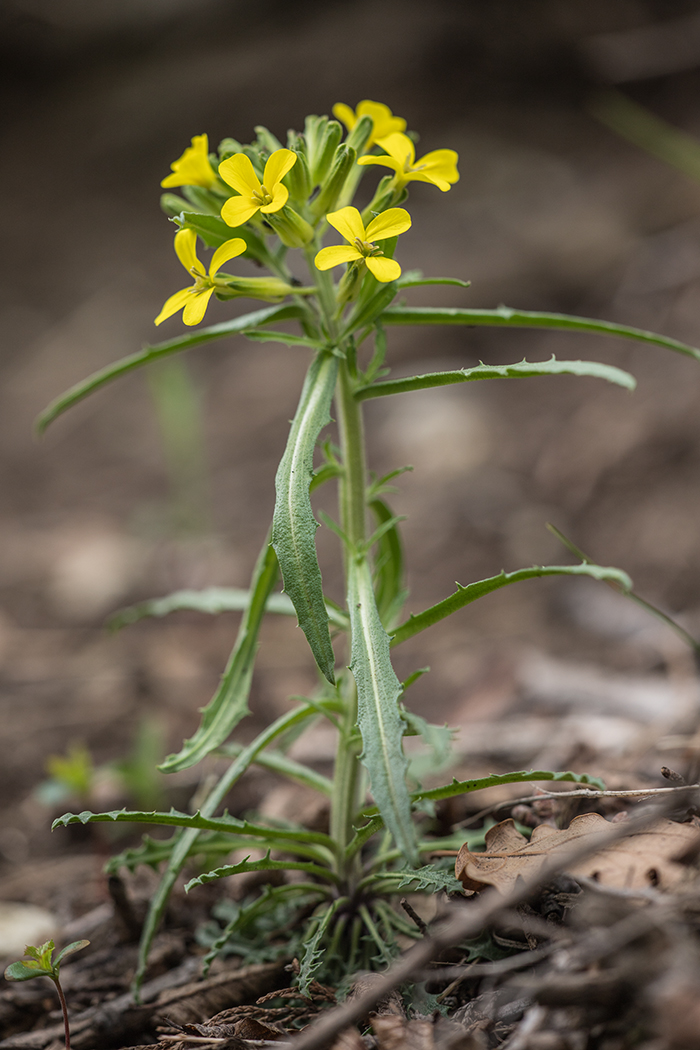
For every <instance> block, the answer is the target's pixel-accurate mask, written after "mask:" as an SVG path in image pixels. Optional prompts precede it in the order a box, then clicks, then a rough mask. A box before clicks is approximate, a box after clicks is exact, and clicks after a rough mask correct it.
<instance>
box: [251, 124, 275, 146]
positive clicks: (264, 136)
mask: <svg viewBox="0 0 700 1050" xmlns="http://www.w3.org/2000/svg"><path fill="white" fill-rule="evenodd" d="M253 131H254V132H255V134H256V135H257V136H258V145H259V146H260V148H261V149H264V150H267V152H268V153H274V152H275V150H276V149H282V143H281V142H280V140H279V139H278V138H277V136H276V135H273V134H272V132H271V131H268V129H267V128H266V127H265V125H264V124H256V125H255V127H254V128H253Z"/></svg>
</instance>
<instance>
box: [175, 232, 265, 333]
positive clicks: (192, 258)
mask: <svg viewBox="0 0 700 1050" xmlns="http://www.w3.org/2000/svg"><path fill="white" fill-rule="evenodd" d="M196 244H197V234H196V233H195V232H194V230H180V231H179V232H178V233H176V234H175V251H176V253H177V257H178V259H179V260H180V262H181V263H182V265H183V266H184V267H185V269H186V270H187V272H188V273H191V274H192V276H193V277H194V284H193V285H192V286H191V288H182V289H181V290H180V291H179V292H175V294H174V295H171V296H170V298H169V299H167V300H166V301H165V303H164V304H163V309H162V310H161V311H160V313H159V314H158V316H157V317H156V319H155V321H154V324H161V322H163V321H165V320H167V318H168V317H172V315H173V314H176V313H177V312H178V310H182V320H183V321H184V323H185V324H188V325H194V324H199V322H200V321H201V320H202V318H203V317H204V314H205V313H206V310H207V305H208V303H209V300H210V299H211V297H212V295H213V294H214V290H215V288H216V281H215V275H216V274H217V273H218V271H219V270H220V269H221V267H222V266H223V265H224V263H226V262H228V261H229V259H235V258H236V256H237V255H242V254H243V252H244V251H245V250H246V247H247V246H246V242H245V241H244V240H243V238H242V237H233V238H232V239H231V240H230V241H225V243H224V244H222V245H221V247H220V248H217V249H216V251H215V252H214V254H213V256H212V259H211V264H210V266H209V272H208V273H207V271H206V270H205V269H204V266H203V265H202V263H201V262H200V261H199V259H198V258H197V251H196Z"/></svg>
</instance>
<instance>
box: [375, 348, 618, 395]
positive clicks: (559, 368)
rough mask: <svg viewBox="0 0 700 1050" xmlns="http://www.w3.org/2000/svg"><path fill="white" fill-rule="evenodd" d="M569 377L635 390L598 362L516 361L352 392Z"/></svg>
mask: <svg viewBox="0 0 700 1050" xmlns="http://www.w3.org/2000/svg"><path fill="white" fill-rule="evenodd" d="M547 375H572V376H590V377H592V378H594V379H605V380H607V382H608V383H615V384H616V385H617V386H622V387H625V388H626V389H627V390H634V388H635V386H636V385H637V381H636V379H635V378H634V376H631V375H630V374H629V372H623V370H622V369H621V368H615V366H614V365H604V364H601V363H600V362H598V361H557V359H556V358H555V357H551V358H550V360H549V361H532V362H530V361H518V362H517V363H516V364H513V365H484V364H480V365H475V366H474V368H460V369H458V370H457V371H455V372H427V373H426V374H425V375H421V376H407V377H406V378H405V379H385V380H383V381H381V382H379V383H372V384H371V385H369V386H362V387H359V388H358V389H357V390H356V391H355V397H356V398H357V400H358V401H366V400H367V399H368V398H371V397H385V396H386V395H387V394H405V393H408V392H409V391H411V390H426V389H428V388H430V387H436V386H448V385H450V384H452V383H470V382H473V381H474V380H477V379H527V378H530V377H535V376H547Z"/></svg>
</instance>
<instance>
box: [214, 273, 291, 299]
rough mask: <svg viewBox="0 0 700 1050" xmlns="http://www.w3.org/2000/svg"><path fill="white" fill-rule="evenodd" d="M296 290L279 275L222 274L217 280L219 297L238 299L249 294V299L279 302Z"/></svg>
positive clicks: (216, 289)
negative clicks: (242, 275)
mask: <svg viewBox="0 0 700 1050" xmlns="http://www.w3.org/2000/svg"><path fill="white" fill-rule="evenodd" d="M294 291H295V289H294V288H292V286H291V285H289V284H287V282H286V281H282V280H280V278H279V277H230V278H229V277H228V275H227V274H220V275H219V276H218V278H217V281H216V288H215V294H216V298H217V299H237V298H239V297H240V296H247V297H248V298H249V299H262V300H263V302H266V303H278V302H280V301H281V300H282V299H284V298H285V296H287V295H292V293H293V292H294Z"/></svg>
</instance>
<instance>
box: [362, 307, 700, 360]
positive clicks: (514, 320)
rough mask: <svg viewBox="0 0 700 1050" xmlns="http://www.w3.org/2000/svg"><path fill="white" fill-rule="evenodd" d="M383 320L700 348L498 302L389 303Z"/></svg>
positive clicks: (683, 350)
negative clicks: (491, 306)
mask: <svg viewBox="0 0 700 1050" xmlns="http://www.w3.org/2000/svg"><path fill="white" fill-rule="evenodd" d="M381 320H382V323H383V324H416V325H417V324H464V325H496V326H506V327H509V328H558V329H564V330H568V331H575V332H597V333H598V335H616V336H621V337H622V338H623V339H638V340H640V341H641V342H643V343H653V344H654V345H655V346H663V347H665V349H667V350H675V351H677V352H678V353H679V354H686V355H687V356H688V357H694V358H695V360H696V361H700V350H697V349H696V348H695V347H694V346H688V344H687V343H681V342H679V341H678V340H677V339H669V338H668V337H667V336H663V335H656V333H654V332H646V331H644V330H643V329H641V328H631V327H630V326H629V325H624V324H615V323H614V322H612V321H598V320H595V319H593V318H591V317H573V316H570V315H569V314H552V313H540V312H536V311H532V310H512V309H511V308H510V307H509V306H499V307H498V309H496V310H463V309H460V308H458V307H449V306H445V307H438V308H434V307H430V306H392V307H389V309H387V310H385V311H384V313H383V314H382V315H381Z"/></svg>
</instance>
